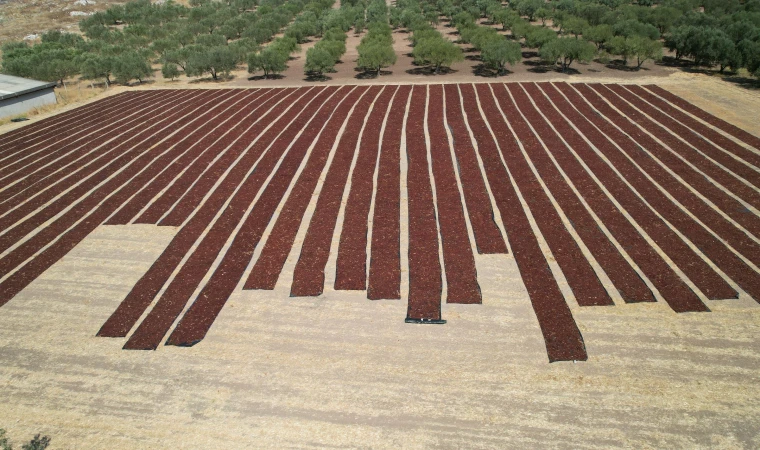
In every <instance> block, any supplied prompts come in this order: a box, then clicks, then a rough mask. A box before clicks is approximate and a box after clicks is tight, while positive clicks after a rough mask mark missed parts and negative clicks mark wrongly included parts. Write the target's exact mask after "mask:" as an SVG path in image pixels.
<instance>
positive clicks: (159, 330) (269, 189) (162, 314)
mask: <svg viewBox="0 0 760 450" xmlns="http://www.w3.org/2000/svg"><path fill="white" fill-rule="evenodd" d="M335 91H336V90H335V88H333V89H330V90H325V92H324V93H323V94H327V95H324V96H328V97H329V98H327V99H326V101H327V102H328V104H330V103H332V104H334V102H335V100H336V98H337V96H330V94H333V93H335ZM324 96H323V97H322V99H324ZM319 106H321V102H318V101H317V102H314V103H313V104H312V105H310V108H308V109H307V115H305V116H302V117H299V119H301V120H296V121H294V122H293V123H292V124H291V125H290V127H294V126H297V128H295V129H294V130H293V132H297V131H298V130H300V129H301V128H303V125H304V122H307V120H309V119H312V117H314V118H315V120H312V121H311V125H312V126H311V127H307V128H306V130H307V131H306V133H313V134H316V133H317V130H314V125H317V128H318V127H319V124H317V123H315V121H318V120H319V115H318V114H315V113H316V112H317V110H318V108H319ZM306 133H304V134H306ZM283 135H287V136H288V138H287V140H285V139H283V138H282V136H281V137H280V138H278V140H277V141H279V142H280V143H281V147H283V148H284V149H287V150H288V151H287V153H286V154H285V156H284V158H283V160H282V164H280V166H279V167H278V168H277V171H276V172H275V176H274V177H273V178H272V180H271V181H270V182H269V183H268V184H267V185H266V187H264V185H263V181H264V180H263V179H261V178H259V180H261V181H259V182H258V183H257V184H256V189H241V190H239V191H238V192H237V193H236V195H234V196H233V197H232V200H231V201H230V203H229V204H228V205H227V206H226V207H225V209H224V211H223V215H222V217H223V220H217V221H216V222H214V223H213V224H212V227H211V229H210V230H208V231H207V232H206V233H205V234H204V235H203V236H202V238H201V241H200V244H199V245H198V247H197V248H196V249H195V250H194V251H193V252H192V254H191V255H190V258H189V259H188V260H187V261H186V262H185V264H184V265H183V266H182V268H181V269H180V270H179V272H178V273H177V275H176V276H175V277H174V279H173V280H171V282H169V285H168V286H167V287H166V290H165V291H164V292H163V293H162V294H161V297H160V298H159V299H158V301H157V302H156V305H155V306H154V307H153V309H151V311H150V312H149V313H148V315H147V316H146V317H145V319H143V321H142V322H141V323H140V325H139V326H138V327H137V329H136V330H135V331H134V333H132V336H131V337H130V338H129V340H128V341H127V343H126V344H125V345H124V348H125V349H130V350H143V349H155V348H156V347H158V345H159V344H160V342H161V340H162V339H163V337H164V336H165V335H166V333H167V332H168V331H169V328H170V327H171V326H172V324H173V323H174V321H175V320H176V319H177V317H178V316H179V314H180V313H181V312H182V310H183V309H184V307H185V305H186V304H187V302H188V300H190V297H191V296H192V295H193V293H194V292H195V290H196V289H197V288H198V286H199V285H200V283H201V281H202V279H203V277H204V276H205V275H206V274H207V273H208V271H209V270H210V269H211V266H212V265H213V263H214V261H215V260H216V257H217V255H218V254H219V252H220V251H221V250H222V248H223V247H224V244H225V243H226V242H227V239H228V238H229V237H230V236H231V235H232V232H233V231H234V230H235V227H236V226H237V225H238V223H239V222H240V220H241V219H243V216H244V215H245V212H246V210H247V209H248V207H249V206H250V205H251V203H252V202H253V199H254V196H255V195H256V193H257V192H258V190H259V189H261V188H264V193H263V195H262V197H261V200H260V201H259V202H257V203H256V206H257V207H259V208H260V209H264V211H261V212H263V213H266V212H268V211H267V210H268V209H271V211H269V214H268V215H260V211H259V210H257V209H259V208H254V210H253V211H252V212H251V214H250V215H249V219H248V220H247V221H246V223H250V222H251V221H252V220H258V221H264V220H265V221H266V222H268V221H269V219H270V218H271V214H272V213H273V212H274V208H272V203H273V200H275V199H274V198H273V197H276V193H277V192H280V191H283V192H284V189H283V187H282V186H283V185H284V186H285V189H286V188H287V185H288V184H289V183H290V179H291V178H292V177H293V175H294V174H295V171H296V170H297V169H298V166H299V165H300V163H301V161H302V159H303V157H304V156H305V154H306V150H307V149H306V148H305V146H304V145H303V142H299V141H301V139H303V136H304V135H303V134H302V135H301V137H300V138H299V140H298V141H295V142H293V141H292V135H291V134H290V133H288V131H287V130H286V131H285V133H283ZM312 137H313V135H312ZM307 142H309V141H307ZM291 144H292V145H291ZM299 144H301V145H299ZM278 175H279V176H278ZM257 181H258V180H257ZM266 200H269V202H266ZM277 200H279V198H278V199H277ZM267 207H269V208H267ZM275 207H276V204H275ZM245 230H246V227H245V226H244V227H243V228H241V229H240V230H239V231H238V233H237V234H236V235H235V240H234V241H233V244H232V246H231V247H230V249H229V250H228V251H227V253H226V258H225V259H224V260H223V261H225V262H226V263H227V264H229V263H230V262H231V261H233V259H232V256H233V255H234V253H233V252H234V251H235V250H237V249H238V248H239V247H240V243H241V242H243V241H244V240H245V238H246V237H248V236H246V235H245V234H244V231H245ZM256 242H257V241H256ZM256 242H250V241H247V242H245V243H244V244H243V245H253V246H255V244H256ZM236 243H237V245H236ZM252 254H253V250H251V251H250V252H248V258H250V257H251V256H252ZM234 261H235V262H238V263H239V265H238V266H235V268H234V269H233V272H239V273H240V275H241V276H242V273H243V271H245V268H246V267H247V261H237V260H234ZM227 264H225V263H224V262H223V263H222V264H221V265H220V267H219V268H218V269H217V270H216V271H215V272H214V276H212V278H211V280H210V281H209V282H208V283H207V284H206V286H205V288H204V289H203V291H201V294H199V296H198V298H197V299H196V301H195V303H193V306H192V307H191V308H190V310H189V311H188V312H187V313H186V314H185V316H184V317H183V319H182V322H186V321H188V317H189V316H190V315H191V314H192V313H191V311H198V310H199V308H200V307H201V305H203V304H204V299H208V298H210V296H211V298H213V296H218V295H221V292H220V291H219V290H216V291H215V292H214V290H212V289H209V288H210V286H211V285H212V282H213V280H216V279H218V278H219V277H217V274H222V275H221V276H222V277H225V275H226V276H227V277H229V276H230V275H231V273H230V272H228V270H229V269H228V270H224V269H225V268H226V266H227ZM238 279H239V277H238ZM235 282H236V283H237V280H236V281H235ZM209 294H210V295H209ZM225 300H226V297H225ZM212 320H213V319H212ZM182 322H180V323H182ZM186 323H190V322H186ZM178 327H179V325H178ZM175 331H176V330H175Z"/></svg>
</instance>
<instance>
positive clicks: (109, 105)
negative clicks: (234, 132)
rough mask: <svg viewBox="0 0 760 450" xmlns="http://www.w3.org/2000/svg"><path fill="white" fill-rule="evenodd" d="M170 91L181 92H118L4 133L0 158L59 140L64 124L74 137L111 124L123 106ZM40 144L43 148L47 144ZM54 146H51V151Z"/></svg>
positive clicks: (147, 100)
mask: <svg viewBox="0 0 760 450" xmlns="http://www.w3.org/2000/svg"><path fill="white" fill-rule="evenodd" d="M171 95H182V94H181V93H178V92H174V93H170V92H166V91H163V92H162V91H154V92H142V93H137V94H135V95H130V96H126V98H124V96H123V95H119V96H116V97H112V98H111V99H107V100H101V101H98V102H95V103H93V104H91V105H88V106H86V107H82V108H78V109H75V110H72V111H69V112H68V113H64V114H61V115H59V116H55V117H54V118H51V119H47V120H43V121H40V122H37V123H34V124H32V125H28V126H26V127H23V128H20V129H18V130H15V131H11V132H9V133H7V134H5V135H3V136H2V141H0V160H4V159H6V158H9V157H11V156H13V155H16V154H18V153H20V152H23V154H24V155H28V154H30V153H31V152H33V151H34V148H37V146H38V145H40V144H42V143H47V144H53V143H56V142H60V141H61V139H60V138H61V135H60V130H61V128H65V129H66V130H67V132H68V133H67V135H68V137H72V136H74V135H76V134H77V133H79V132H86V131H88V130H89V131H91V130H97V129H100V128H102V127H103V126H104V125H106V124H109V123H110V122H111V121H112V119H113V117H114V114H115V113H118V112H120V111H123V110H124V109H130V108H131V107H132V106H133V105H142V106H143V107H147V106H148V105H149V104H150V102H151V101H155V100H158V99H160V98H162V97H165V96H171ZM185 95H187V93H185ZM117 97H118V100H117ZM65 117H67V118H65ZM118 117H122V118H123V117H124V116H123V115H118ZM83 135H85V136H86V135H87V133H83ZM41 147H42V148H44V146H41ZM54 150H55V148H53V149H49V150H48V152H50V151H54Z"/></svg>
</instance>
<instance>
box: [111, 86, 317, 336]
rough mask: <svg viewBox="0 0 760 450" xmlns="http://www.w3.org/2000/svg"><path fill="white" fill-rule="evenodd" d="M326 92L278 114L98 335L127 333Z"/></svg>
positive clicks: (260, 178)
mask: <svg viewBox="0 0 760 450" xmlns="http://www.w3.org/2000/svg"><path fill="white" fill-rule="evenodd" d="M327 93H328V92H324V93H322V94H323V95H321V96H320V95H318V94H317V93H316V92H315V93H313V95H308V96H304V97H302V98H301V99H299V101H297V102H295V103H294V104H293V105H292V107H291V108H290V109H289V110H288V113H287V114H285V115H284V116H282V117H281V119H280V120H278V121H277V122H276V123H275V124H274V125H273V126H272V127H271V128H270V129H269V130H268V131H267V132H266V133H265V135H268V136H266V137H267V138H268V139H266V140H260V141H259V142H260V144H257V145H255V146H254V147H253V148H252V149H251V150H250V151H248V152H247V153H246V154H245V157H244V158H243V159H242V160H241V161H240V162H238V164H236V165H235V166H234V167H233V169H232V171H231V172H230V174H229V175H228V176H227V177H225V178H224V180H223V182H222V184H221V185H220V186H219V187H218V188H217V189H216V190H215V191H214V193H213V195H212V196H211V197H210V198H208V199H207V200H206V201H205V202H204V203H203V206H201V207H200V209H199V210H198V211H197V212H196V213H195V214H194V215H193V217H192V219H190V221H189V222H188V223H187V224H186V225H185V226H183V227H182V229H180V231H179V232H178V233H177V235H176V236H175V237H174V239H172V241H171V242H170V243H169V245H168V246H167V248H166V250H164V252H163V253H162V254H161V256H159V258H158V259H157V260H156V262H155V263H153V265H152V266H151V267H150V269H148V271H147V272H146V273H145V275H143V276H142V278H140V280H139V281H138V282H137V284H136V285H135V287H134V288H132V290H131V291H130V293H129V294H128V295H127V297H126V298H125V299H124V300H123V301H122V302H121V304H120V305H119V307H118V308H117V309H116V311H115V312H114V313H113V314H112V315H111V317H110V318H109V319H108V321H107V322H106V323H105V324H104V325H103V327H102V328H101V329H100V331H99V333H98V335H99V336H107V337H123V336H126V335H127V333H129V330H131V329H132V327H133V326H134V325H135V323H137V320H138V319H139V318H140V316H141V315H142V314H143V312H144V311H145V310H146V308H148V306H149V305H150V303H151V302H152V301H153V299H154V298H155V297H156V295H158V293H159V291H160V290H161V288H162V287H163V286H164V284H165V283H166V282H167V281H168V280H169V277H170V276H171V274H172V272H174V270H175V269H176V268H177V266H178V265H179V264H180V262H181V261H182V259H183V258H184V256H185V254H186V253H187V252H188V251H190V249H191V248H192V246H193V244H194V243H195V241H196V240H197V239H198V237H199V236H201V234H202V233H203V231H204V230H205V229H206V227H207V226H209V224H211V223H212V222H213V221H214V219H215V217H216V215H217V213H218V212H219V211H220V210H221V209H222V208H223V207H224V204H225V202H226V201H227V199H228V198H229V197H230V196H231V195H232V194H233V193H234V192H236V189H237V188H238V186H239V185H240V186H241V189H240V190H239V192H240V193H241V195H249V196H250V199H248V200H249V202H250V201H252V200H253V197H254V196H255V194H256V192H257V191H258V190H259V189H260V188H261V185H262V184H263V183H264V181H265V180H266V178H267V176H268V175H269V173H271V171H272V170H273V169H274V166H275V165H276V164H277V162H278V161H279V159H280V157H281V156H282V153H283V152H284V151H285V148H286V144H287V143H286V142H284V140H280V141H279V142H275V138H276V137H277V136H278V135H279V134H281V133H282V132H283V131H284V130H286V129H288V126H289V125H290V126H291V127H292V128H291V129H295V128H296V127H297V126H299V125H300V126H303V124H304V122H305V121H306V120H307V119H306V118H304V116H306V115H307V114H309V113H313V112H314V108H316V106H313V107H312V108H308V109H307V105H309V104H311V103H318V102H320V100H321V101H323V100H324V96H325V94H327ZM299 113H303V114H302V115H301V117H300V118H299V119H300V120H298V119H296V118H297V117H298V114H299ZM270 147H271V148H270ZM265 152H266V153H265ZM262 154H263V155H264V158H263V159H262V160H261V161H260V163H259V165H258V166H257V168H258V170H256V171H255V172H253V173H252V174H250V175H248V171H249V170H250V167H252V166H253V164H254V162H255V161H256V160H257V159H258V158H259V156H261V155H262ZM227 210H228V211H230V212H235V213H237V214H242V211H240V208H237V209H234V208H230V207H228V208H227Z"/></svg>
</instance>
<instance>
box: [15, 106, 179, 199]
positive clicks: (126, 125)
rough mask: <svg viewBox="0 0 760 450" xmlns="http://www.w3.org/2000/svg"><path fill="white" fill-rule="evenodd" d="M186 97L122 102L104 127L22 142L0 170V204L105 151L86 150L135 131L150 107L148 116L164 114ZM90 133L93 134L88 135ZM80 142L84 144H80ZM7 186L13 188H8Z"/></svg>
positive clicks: (104, 149)
mask: <svg viewBox="0 0 760 450" xmlns="http://www.w3.org/2000/svg"><path fill="white" fill-rule="evenodd" d="M188 95H193V94H192V93H185V94H174V95H171V94H167V95H162V96H161V97H159V98H150V99H146V100H143V101H141V102H136V101H135V102H126V104H125V105H124V109H123V110H122V111H119V112H118V113H113V117H108V116H111V115H109V114H106V115H105V116H107V118H108V119H115V120H109V122H108V123H107V124H106V125H103V124H101V126H100V127H99V128H97V129H92V130H84V131H83V132H82V133H76V132H68V130H67V133H66V137H64V138H63V139H60V136H59V139H54V138H49V139H47V140H45V141H44V142H40V143H38V144H35V145H30V142H33V141H36V140H37V139H30V140H29V141H27V142H25V144H27V145H28V146H27V147H22V149H23V155H19V156H20V157H18V158H14V162H13V163H11V164H8V165H7V166H4V167H3V168H2V169H0V189H3V188H4V189H3V190H2V191H0V202H4V201H6V200H7V199H9V198H11V197H13V196H14V195H16V194H18V193H19V192H21V191H22V190H24V189H26V188H28V187H30V186H33V185H34V184H35V183H37V182H39V181H40V180H43V179H45V178H46V177H48V175H50V174H51V173H53V172H58V171H61V170H62V168H64V167H65V166H66V165H68V164H71V163H72V162H74V161H77V160H79V159H80V158H81V157H83V156H85V155H87V158H86V161H88V162H89V161H91V160H93V159H95V158H96V157H97V156H99V155H100V154H102V153H103V152H105V151H106V150H107V148H103V149H100V151H99V152H98V153H95V154H90V150H92V149H93V148H96V147H98V146H99V145H101V144H103V143H105V142H106V141H109V140H114V137H116V138H117V139H118V138H119V135H120V134H122V133H124V132H128V131H132V132H133V133H134V132H136V131H135V130H132V128H133V127H134V126H135V125H137V124H141V123H142V117H141V116H142V115H143V114H145V113H144V111H146V110H148V109H149V108H150V109H149V110H150V111H151V115H154V116H155V115H158V113H159V112H163V111H165V110H166V107H167V106H171V104H172V103H173V102H174V101H175V99H176V98H182V97H187V96H188ZM141 113H142V114H141ZM135 116H136V117H135ZM93 130H94V132H90V131H93ZM138 130H139V127H138ZM84 142H86V143H87V145H82V144H83V143H84ZM20 151H21V150H20ZM53 179H54V178H53ZM17 181H18V182H17ZM14 182H15V183H14ZM11 184H13V186H10V185H11Z"/></svg>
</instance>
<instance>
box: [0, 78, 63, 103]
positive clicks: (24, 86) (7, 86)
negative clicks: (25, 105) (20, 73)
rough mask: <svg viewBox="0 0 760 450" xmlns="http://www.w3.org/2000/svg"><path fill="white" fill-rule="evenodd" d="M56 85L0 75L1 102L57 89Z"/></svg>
mask: <svg viewBox="0 0 760 450" xmlns="http://www.w3.org/2000/svg"><path fill="white" fill-rule="evenodd" d="M55 85H56V84H55V83H46V82H44V81H37V80H29V79H26V78H19V77H14V76H11V75H3V74H0V100H5V99H8V98H13V97H18V96H20V95H24V94H28V93H30V92H35V91H40V90H43V89H48V88H51V87H55Z"/></svg>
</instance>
